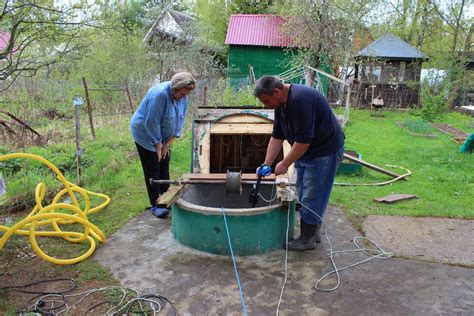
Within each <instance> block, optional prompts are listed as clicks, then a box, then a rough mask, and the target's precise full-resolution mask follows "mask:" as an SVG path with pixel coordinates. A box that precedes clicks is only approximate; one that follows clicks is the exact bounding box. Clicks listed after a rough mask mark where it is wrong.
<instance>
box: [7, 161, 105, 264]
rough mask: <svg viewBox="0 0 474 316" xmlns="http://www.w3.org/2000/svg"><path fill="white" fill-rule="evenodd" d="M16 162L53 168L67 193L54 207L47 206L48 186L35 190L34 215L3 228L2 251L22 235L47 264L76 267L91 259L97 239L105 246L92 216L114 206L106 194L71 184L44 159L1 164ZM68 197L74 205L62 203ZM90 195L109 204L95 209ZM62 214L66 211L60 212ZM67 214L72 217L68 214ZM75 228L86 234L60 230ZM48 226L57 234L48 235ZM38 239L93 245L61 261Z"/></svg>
mask: <svg viewBox="0 0 474 316" xmlns="http://www.w3.org/2000/svg"><path fill="white" fill-rule="evenodd" d="M14 158H26V159H32V160H36V161H39V162H41V163H43V164H45V165H47V166H48V167H49V168H51V170H53V171H54V173H55V174H56V176H57V178H58V180H59V181H61V182H62V183H63V184H64V189H62V190H61V191H59V192H58V193H57V194H56V196H55V197H54V199H53V201H52V202H51V204H50V205H47V206H44V205H43V203H42V202H43V199H44V197H45V195H46V186H45V184H44V183H42V182H40V183H38V185H37V186H36V189H35V202H36V205H35V207H34V208H33V210H32V211H31V213H30V214H29V215H28V216H27V217H25V218H24V219H23V220H21V221H19V222H18V223H16V224H15V225H13V226H12V227H7V226H2V225H0V231H3V232H4V233H3V236H2V237H1V238H0V250H2V249H3V246H4V245H5V243H6V242H7V240H8V239H9V238H10V236H12V235H13V234H18V235H24V236H25V235H28V236H29V238H30V243H31V246H32V248H33V250H34V251H35V252H36V254H37V255H38V256H40V257H41V258H43V259H44V260H46V261H49V262H52V263H55V264H74V263H78V262H80V261H82V260H84V259H86V258H88V257H90V256H91V255H92V253H93V252H94V250H95V247H96V241H95V239H96V240H98V241H99V242H104V241H105V234H104V233H103V232H102V231H101V230H100V229H99V228H98V227H97V226H95V225H94V224H92V223H91V222H89V220H88V215H90V214H93V213H96V212H98V211H99V210H101V209H103V208H104V207H106V206H107V205H108V204H109V203H110V198H109V197H108V196H107V195H104V194H100V193H95V192H91V191H87V190H85V189H83V188H81V187H78V186H76V185H75V184H73V183H71V182H69V181H67V180H66V178H65V177H64V175H63V174H62V173H61V171H59V169H58V168H56V167H55V166H54V165H53V164H52V163H51V162H49V161H48V160H46V159H44V158H42V157H40V156H37V155H33V154H25V153H16V154H8V155H3V156H0V161H3V160H8V159H14ZM76 193H78V194H79V195H80V196H81V197H82V199H83V205H84V206H83V207H84V209H81V206H80V205H79V202H78V200H77V198H76ZM66 194H67V195H68V196H69V198H70V199H71V204H67V203H60V202H59V201H60V199H61V198H63V196H64V195H66ZM90 195H93V196H98V197H101V198H103V199H104V200H105V201H104V202H102V204H100V205H98V206H96V207H92V208H91V202H90V198H89V196H90ZM59 210H62V211H61V212H58V211H59ZM65 210H67V211H69V212H70V213H72V214H67V213H64V211H65ZM71 224H80V225H83V227H84V231H83V232H75V231H65V230H63V228H61V227H60V226H62V227H66V225H71ZM48 225H49V226H51V227H52V228H53V230H49V231H48V230H46V229H44V226H48ZM37 227H41V230H36V228H37ZM37 236H41V237H61V238H63V239H65V240H67V241H69V242H72V243H80V242H83V241H84V240H87V241H88V242H89V249H88V250H87V251H86V252H85V253H83V254H82V255H80V256H78V257H75V258H71V259H58V258H54V257H51V256H49V255H48V254H46V253H45V252H44V251H43V250H42V249H41V248H40V247H39V245H38V242H37V241H36V237H37Z"/></svg>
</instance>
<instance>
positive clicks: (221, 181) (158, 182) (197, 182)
mask: <svg viewBox="0 0 474 316" xmlns="http://www.w3.org/2000/svg"><path fill="white" fill-rule="evenodd" d="M148 181H149V183H150V184H154V183H157V184H175V185H181V184H227V180H155V179H153V178H150V179H148ZM240 183H241V184H256V183H257V180H255V181H241V182H240ZM277 184H278V183H277ZM284 184H286V185H290V186H294V185H296V184H295V183H293V182H290V183H285V182H284ZM260 185H274V181H262V182H260Z"/></svg>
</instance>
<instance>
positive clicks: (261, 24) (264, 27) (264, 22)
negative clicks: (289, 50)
mask: <svg viewBox="0 0 474 316" xmlns="http://www.w3.org/2000/svg"><path fill="white" fill-rule="evenodd" d="M283 23H285V20H284V19H283V18H282V17H280V16H277V15H273V14H235V15H232V16H231V17H230V21H229V27H228V28H227V37H226V39H225V43H226V44H230V45H253V46H279V47H287V46H293V45H292V41H291V38H290V37H289V36H288V35H286V34H284V32H283V30H282V28H281V26H282V24H283Z"/></svg>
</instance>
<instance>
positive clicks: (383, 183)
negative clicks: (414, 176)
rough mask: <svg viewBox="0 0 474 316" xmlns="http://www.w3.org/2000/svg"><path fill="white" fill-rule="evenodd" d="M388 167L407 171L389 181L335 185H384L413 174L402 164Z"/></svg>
mask: <svg viewBox="0 0 474 316" xmlns="http://www.w3.org/2000/svg"><path fill="white" fill-rule="evenodd" d="M385 166H387V167H393V168H400V169H403V170H405V171H406V173H405V174H402V175H400V176H398V177H396V178H393V179H391V180H388V181H383V182H374V183H346V182H334V185H340V186H383V185H387V184H390V183H392V182H395V181H398V180H401V179H404V178H406V177H408V176H410V175H411V171H410V170H408V169H406V168H403V167H400V166H395V165H385Z"/></svg>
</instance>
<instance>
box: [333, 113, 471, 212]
mask: <svg viewBox="0 0 474 316" xmlns="http://www.w3.org/2000/svg"><path fill="white" fill-rule="evenodd" d="M370 114H371V112H369V111H362V110H353V111H351V113H350V122H349V124H348V125H347V126H346V128H345V134H346V137H347V138H346V148H347V149H352V150H356V151H357V152H358V153H360V154H362V159H364V160H366V161H368V162H370V163H373V164H376V165H378V166H380V167H383V168H386V169H389V170H392V171H394V172H397V173H400V174H401V173H404V171H403V170H401V169H397V168H392V167H386V166H385V165H386V164H390V165H397V166H401V167H404V168H407V169H409V170H411V172H412V175H411V176H410V177H409V178H408V180H407V181H397V182H394V183H392V184H389V185H386V186H380V187H376V186H370V187H366V186H353V187H341V186H335V187H334V189H333V193H332V196H331V202H330V203H333V204H337V205H339V206H341V207H342V208H344V210H345V211H346V212H347V213H348V214H349V215H351V216H365V215H401V216H436V217H453V218H470V219H472V218H474V155H468V154H461V153H459V147H460V146H459V145H458V144H456V143H455V142H453V141H452V140H451V138H450V136H448V135H445V134H443V133H440V132H438V131H435V132H434V133H435V134H437V135H438V137H436V138H424V137H415V136H411V135H410V134H409V133H408V132H406V131H405V130H403V129H401V128H400V127H398V126H397V125H396V124H395V122H396V121H404V120H407V119H409V118H410V116H409V115H408V114H406V113H396V112H384V113H383V114H384V115H385V117H371V116H370ZM473 121H474V120H473V119H472V118H470V117H468V116H466V115H461V114H458V113H449V114H446V115H444V116H443V117H442V119H441V120H440V122H442V123H448V124H450V125H452V126H454V127H456V128H459V129H461V130H464V131H465V132H467V133H472V132H474V129H473V127H472V124H473ZM363 170H364V173H363V175H362V176H361V177H356V176H351V177H347V176H338V177H337V178H336V182H353V183H366V182H379V181H385V180H388V179H390V178H389V177H387V176H385V175H383V174H380V173H376V172H373V171H369V170H368V169H366V168H363ZM392 193H407V194H415V195H417V196H418V197H419V198H418V199H414V200H409V201H402V202H399V203H395V204H380V203H375V202H373V201H372V199H373V198H377V197H382V196H385V195H388V194H392Z"/></svg>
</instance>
